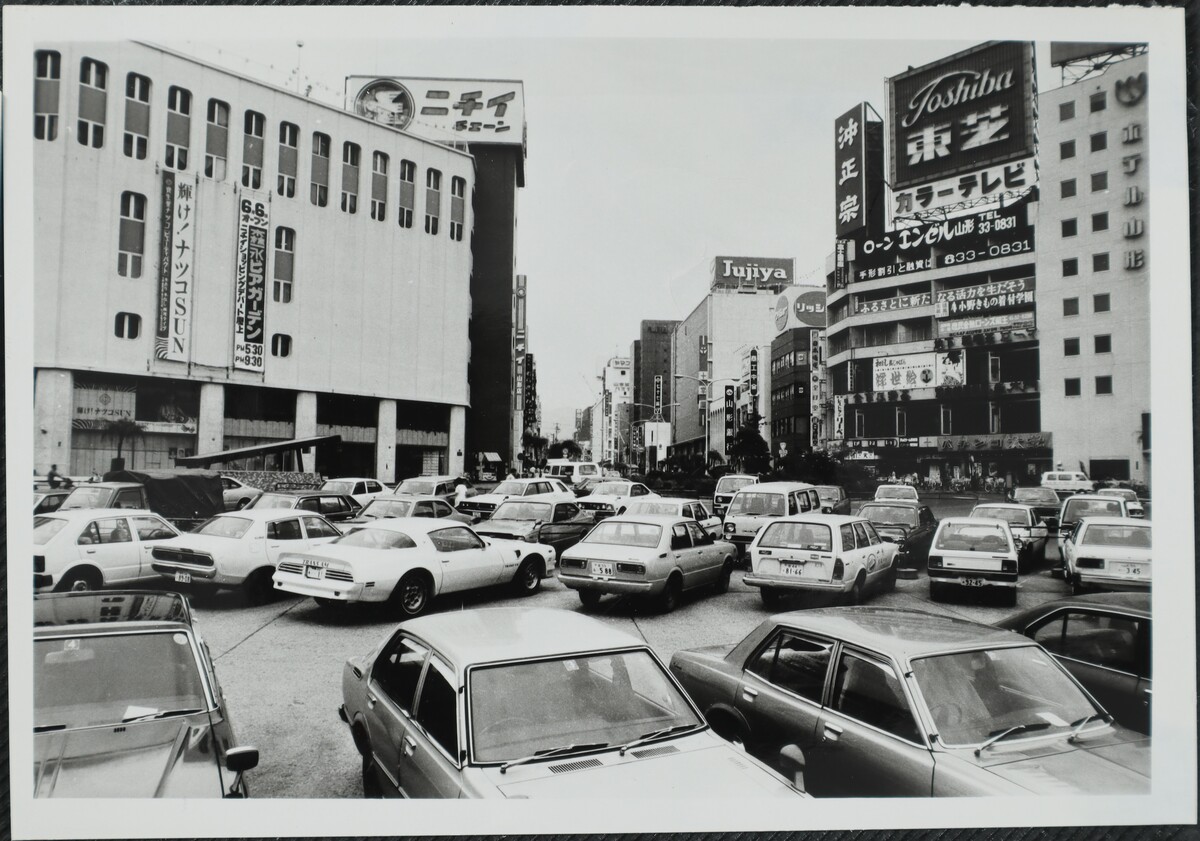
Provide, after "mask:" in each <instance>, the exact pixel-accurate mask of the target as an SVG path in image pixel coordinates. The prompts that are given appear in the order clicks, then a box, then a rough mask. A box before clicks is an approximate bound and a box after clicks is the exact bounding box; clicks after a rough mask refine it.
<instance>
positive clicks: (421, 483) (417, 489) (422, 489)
mask: <svg viewBox="0 0 1200 841" xmlns="http://www.w3.org/2000/svg"><path fill="white" fill-rule="evenodd" d="M436 487H437V482H431V481H429V480H428V479H405V480H404V481H403V482H401V483H400V486H399V487H398V488H396V493H398V494H423V495H426V496H428V495H430V494H432V493H433V491H434V489H435V488H436Z"/></svg>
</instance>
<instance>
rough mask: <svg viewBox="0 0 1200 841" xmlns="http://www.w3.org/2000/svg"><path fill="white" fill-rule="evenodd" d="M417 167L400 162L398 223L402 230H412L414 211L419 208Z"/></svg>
mask: <svg viewBox="0 0 1200 841" xmlns="http://www.w3.org/2000/svg"><path fill="white" fill-rule="evenodd" d="M416 182H417V165H416V164H415V163H413V162H412V161H400V202H399V204H398V207H399V209H400V212H399V213H398V214H397V221H399V223H400V227H401V228H411V227H412V224H413V211H414V210H415V209H416V207H417V183H416Z"/></svg>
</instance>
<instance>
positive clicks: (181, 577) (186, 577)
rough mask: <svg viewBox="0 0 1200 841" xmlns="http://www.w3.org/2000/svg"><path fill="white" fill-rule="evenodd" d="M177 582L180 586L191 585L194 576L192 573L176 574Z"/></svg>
mask: <svg viewBox="0 0 1200 841" xmlns="http://www.w3.org/2000/svg"><path fill="white" fill-rule="evenodd" d="M175 580H176V581H177V582H179V583H180V584H191V583H192V574H191V573H190V572H176V573H175Z"/></svg>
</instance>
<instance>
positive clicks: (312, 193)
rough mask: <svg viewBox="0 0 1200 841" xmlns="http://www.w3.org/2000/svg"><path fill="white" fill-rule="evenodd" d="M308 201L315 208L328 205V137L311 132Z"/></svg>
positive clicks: (317, 132)
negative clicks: (310, 177) (310, 174)
mask: <svg viewBox="0 0 1200 841" xmlns="http://www.w3.org/2000/svg"><path fill="white" fill-rule="evenodd" d="M308 198H309V200H310V201H311V202H312V203H313V204H315V205H316V206H317V207H325V205H327V204H329V135H328V134H321V133H320V132H319V131H315V132H313V151H312V185H311V189H310V190H309V194H308Z"/></svg>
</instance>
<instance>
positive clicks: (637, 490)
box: [633, 485, 650, 496]
mask: <svg viewBox="0 0 1200 841" xmlns="http://www.w3.org/2000/svg"><path fill="white" fill-rule="evenodd" d="M648 493H650V489H649V488H647V487H646V486H645V485H634V486H633V495H634V496H646V494H648Z"/></svg>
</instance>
